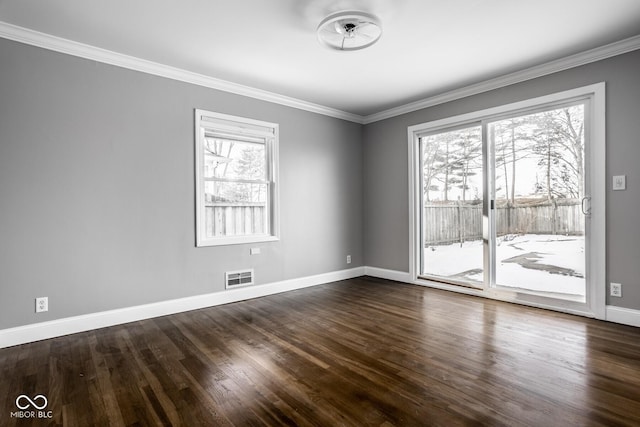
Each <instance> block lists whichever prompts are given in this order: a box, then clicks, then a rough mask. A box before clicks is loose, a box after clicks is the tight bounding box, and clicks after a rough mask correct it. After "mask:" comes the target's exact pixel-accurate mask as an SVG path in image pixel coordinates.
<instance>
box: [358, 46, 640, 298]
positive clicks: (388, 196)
mask: <svg viewBox="0 0 640 427" xmlns="http://www.w3.org/2000/svg"><path fill="white" fill-rule="evenodd" d="M601 81H605V82H606V83H607V134H606V135H607V142H606V144H607V148H606V155H607V159H606V173H607V195H606V197H607V206H606V213H607V225H606V227H607V251H608V257H607V282H609V281H614V282H620V283H622V284H623V298H609V299H608V303H609V304H611V305H617V306H621V307H626V308H632V309H636V310H638V309H640V225H639V223H638V218H639V212H640V170H639V165H638V163H639V162H640V51H635V52H631V53H628V54H625V55H621V56H617V57H614V58H610V59H607V60H604V61H599V62H596V63H593V64H589V65H585V66H582V67H578V68H574V69H571V70H567V71H563V72H559V73H555V74H552V75H549V76H545V77H542V78H538V79H534V80H530V81H527V82H523V83H519V84H516V85H512V86H509V87H505V88H501V89H499V90H493V91H490V92H487V93H483V94H479V95H476V96H472V97H468V98H465V99H460V100H457V101H453V102H449V103H446V104H442V105H438V106H435V107H431V108H426V109H423V110H420V111H416V112H413V113H409V114H405V115H403V116H399V117H394V118H391V119H388V120H383V121H379V122H376V123H372V124H369V125H366V126H365V129H364V153H363V158H364V182H365V193H364V210H365V212H366V214H365V227H364V235H363V236H364V247H365V264H366V265H367V266H371V267H379V268H386V269H390V270H397V271H404V272H408V271H409V233H408V230H409V226H408V219H409V212H408V169H407V168H408V151H407V150H408V143H407V126H410V125H415V124H419V123H424V122H428V121H432V120H437V119H441V118H445V117H450V116H455V115H458V114H463V113H468V112H472V111H477V110H482V109H486V108H490V107H494V106H498V105H503V104H508V103H511V102H516V101H521V100H524V99H529V98H533V97H537V96H542V95H547V94H550V93H554V92H559V91H563V90H568V89H572V88H576V87H580V86H585V85H589V84H593V83H597V82H601ZM623 174H624V175H627V190H626V191H616V192H613V191H611V176H612V175H623Z"/></svg>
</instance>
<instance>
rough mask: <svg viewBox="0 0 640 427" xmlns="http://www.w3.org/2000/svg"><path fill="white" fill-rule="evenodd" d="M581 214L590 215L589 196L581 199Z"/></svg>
mask: <svg viewBox="0 0 640 427" xmlns="http://www.w3.org/2000/svg"><path fill="white" fill-rule="evenodd" d="M581 207H582V214H583V215H587V216H588V215H591V196H584V197H583V198H582V206H581Z"/></svg>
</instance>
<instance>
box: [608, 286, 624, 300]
mask: <svg viewBox="0 0 640 427" xmlns="http://www.w3.org/2000/svg"><path fill="white" fill-rule="evenodd" d="M609 294H610V295H611V296H612V297H621V296H622V284H621V283H611V288H610V289H609Z"/></svg>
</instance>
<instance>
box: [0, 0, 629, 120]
mask: <svg viewBox="0 0 640 427" xmlns="http://www.w3.org/2000/svg"><path fill="white" fill-rule="evenodd" d="M353 9H355V10H362V11H366V12H371V13H374V14H376V15H378V17H379V18H380V20H381V21H382V25H383V30H384V31H383V35H382V38H381V39H380V41H379V42H378V43H377V44H376V45H374V46H373V47H371V48H369V49H366V50H363V51H357V52H336V51H330V50H328V49H327V48H325V47H323V46H321V45H320V44H319V43H318V41H317V39H316V34H315V29H316V27H317V25H318V24H319V23H320V21H321V20H322V19H323V18H324V17H325V16H327V15H328V14H330V13H332V12H335V11H339V10H353ZM0 21H4V22H6V23H9V24H13V25H17V26H19V27H23V28H27V29H31V30H35V31H38V32H42V33H46V34H51V35H54V36H57V37H61V38H64V39H68V40H72V41H76V42H79V43H83V44H88V45H91V46H96V47H99V48H103V49H107V50H110V51H113V52H118V53H121V54H125V55H130V56H134V57H137V58H142V59H145V60H149V61H153V62H156V63H160V64H165V65H169V66H172V67H177V68H180V69H184V70H188V71H191V72H195V73H199V74H203V75H206V76H210V77H214V78H217V79H222V80H226V81H229V82H233V83H237V84H241V85H246V86H249V87H253V88H258V89H262V90H265V91H269V92H274V93H277V94H280V95H285V96H288V97H293V98H296V99H300V100H303V101H306V102H310V103H315V104H319V105H323V106H327V107H331V108H335V109H338V110H342V111H346V112H349V113H353V114H357V115H360V116H367V115H370V114H373V113H378V112H380V111H384V110H388V109H390V108H394V107H398V106H400V105H404V104H407V103H410V102H413V101H417V100H420V99H424V98H427V97H432V96H435V95H438V94H441V93H444V92H446V91H449V90H452V89H455V88H459V87H462V86H467V85H470V84H474V83H478V82H481V81H484V80H487V79H491V78H494V77H498V76H502V75H505V74H508V73H512V72H515V71H519V70H522V69H525V68H529V67H532V66H536V65H539V64H542V63H546V62H549V61H552V60H556V59H559V58H562V57H566V56H568V55H572V54H576V53H579V52H583V51H585V50H589V49H592V48H596V47H599V46H603V45H606V44H609V43H613V42H616V41H619V40H623V39H626V38H629V37H632V36H636V35H638V34H640V0H271V1H265V0H225V1H222V0H180V1H176V0H126V1H125V0H120V1H118V0H47V1H42V0H0Z"/></svg>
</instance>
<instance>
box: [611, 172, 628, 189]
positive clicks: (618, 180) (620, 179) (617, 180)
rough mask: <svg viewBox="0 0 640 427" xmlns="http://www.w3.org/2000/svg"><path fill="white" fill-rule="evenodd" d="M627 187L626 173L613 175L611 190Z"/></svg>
mask: <svg viewBox="0 0 640 427" xmlns="http://www.w3.org/2000/svg"><path fill="white" fill-rule="evenodd" d="M626 189H627V176H626V175H616V176H614V177H613V190H614V191H619V190H626Z"/></svg>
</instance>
